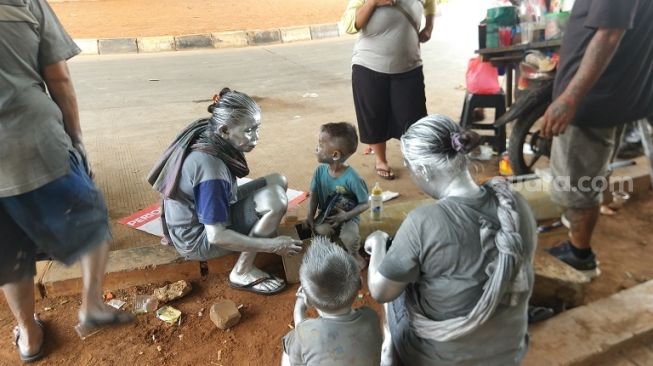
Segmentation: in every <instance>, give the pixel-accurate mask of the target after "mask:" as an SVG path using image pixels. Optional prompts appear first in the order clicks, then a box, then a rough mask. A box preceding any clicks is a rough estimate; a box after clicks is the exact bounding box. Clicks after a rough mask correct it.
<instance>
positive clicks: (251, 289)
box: [229, 274, 287, 295]
mask: <svg viewBox="0 0 653 366" xmlns="http://www.w3.org/2000/svg"><path fill="white" fill-rule="evenodd" d="M270 280H278V281H282V282H281V285H280V286H279V287H277V288H275V289H273V290H269V291H266V290H258V289H255V288H254V286H256V285H258V284H261V283H264V282H267V281H270ZM286 286H287V284H286V282H285V281H283V280H281V279H280V278H278V277H275V276H272V275H269V274H268V276H267V277H261V278H259V279H258V280H255V281H252V282H250V283H248V284H245V285H239V284H237V283H234V282H231V280H229V287H231V288H233V289H236V290H243V291H249V292H253V293H256V294H260V295H274V294H276V293H279V292H281V291H283V290H284V289H285V288H286Z"/></svg>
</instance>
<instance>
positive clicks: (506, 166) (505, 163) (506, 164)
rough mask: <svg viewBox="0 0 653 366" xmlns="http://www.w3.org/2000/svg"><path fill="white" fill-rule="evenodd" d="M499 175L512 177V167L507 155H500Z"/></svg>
mask: <svg viewBox="0 0 653 366" xmlns="http://www.w3.org/2000/svg"><path fill="white" fill-rule="evenodd" d="M499 174H501V175H513V174H514V173H513V171H512V167H511V166H510V158H509V157H508V154H507V153H503V154H502V155H501V160H499Z"/></svg>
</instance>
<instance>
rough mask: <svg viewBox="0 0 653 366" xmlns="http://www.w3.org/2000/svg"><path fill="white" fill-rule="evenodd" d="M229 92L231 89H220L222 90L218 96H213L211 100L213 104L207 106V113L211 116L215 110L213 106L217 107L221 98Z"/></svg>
mask: <svg viewBox="0 0 653 366" xmlns="http://www.w3.org/2000/svg"><path fill="white" fill-rule="evenodd" d="M230 91H231V89H229V88H222V90H220V94H214V95H213V98H211V99H212V100H213V103H211V104H209V106H208V107H207V108H206V110H207V111H209V113H211V114H213V110H214V109H215V106H217V105H218V103H219V102H220V99H221V98H222V96H223V95H225V94H227V93H229V92H230Z"/></svg>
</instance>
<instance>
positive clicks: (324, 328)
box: [281, 236, 383, 366]
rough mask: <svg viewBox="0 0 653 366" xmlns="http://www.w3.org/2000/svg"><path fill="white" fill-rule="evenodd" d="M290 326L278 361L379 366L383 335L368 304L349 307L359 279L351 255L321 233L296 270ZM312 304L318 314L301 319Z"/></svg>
mask: <svg viewBox="0 0 653 366" xmlns="http://www.w3.org/2000/svg"><path fill="white" fill-rule="evenodd" d="M299 279H300V282H301V286H300V287H299V290H298V291H297V301H296V303H295V310H294V314H293V315H294V321H295V329H294V330H292V331H290V332H289V333H288V334H286V336H285V337H284V338H283V352H284V353H283V356H282V361H281V364H282V365H286V366H288V365H330V366H338V365H345V366H367V365H369V366H372V365H375V366H378V365H379V362H380V361H381V343H382V341H383V336H382V334H381V329H380V326H379V317H378V315H377V314H376V312H375V311H374V310H372V309H370V308H368V307H360V308H357V309H352V304H353V303H354V300H356V297H357V295H358V291H359V290H360V289H361V284H362V279H361V277H360V274H359V270H358V266H357V264H356V261H355V260H354V258H352V256H350V255H349V254H347V252H345V250H344V249H342V248H341V247H339V246H338V245H336V244H334V243H333V242H331V241H330V240H329V239H328V238H327V237H325V236H318V237H316V238H314V239H313V241H312V243H311V245H310V247H309V248H308V250H307V251H306V254H305V255H304V259H303V261H302V265H301V267H300V269H299ZM308 306H313V307H315V309H316V310H317V313H318V314H319V317H318V318H308V319H307V318H306V317H305V313H306V309H307V307H308Z"/></svg>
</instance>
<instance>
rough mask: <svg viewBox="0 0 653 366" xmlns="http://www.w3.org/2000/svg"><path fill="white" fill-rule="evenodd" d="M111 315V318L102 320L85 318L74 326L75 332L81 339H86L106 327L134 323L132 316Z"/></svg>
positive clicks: (116, 312)
mask: <svg viewBox="0 0 653 366" xmlns="http://www.w3.org/2000/svg"><path fill="white" fill-rule="evenodd" d="M111 314H112V315H111V316H108V317H102V318H92V317H87V318H85V319H84V320H83V321H80V322H79V324H77V325H76V326H75V331H76V332H77V334H78V335H79V337H80V338H81V339H86V338H88V337H90V336H92V335H93V334H96V333H97V332H99V331H101V330H102V329H104V328H106V327H109V326H113V325H121V324H127V323H131V322H133V321H134V316H133V315H132V314H130V313H126V312H124V311H112V313H111Z"/></svg>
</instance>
